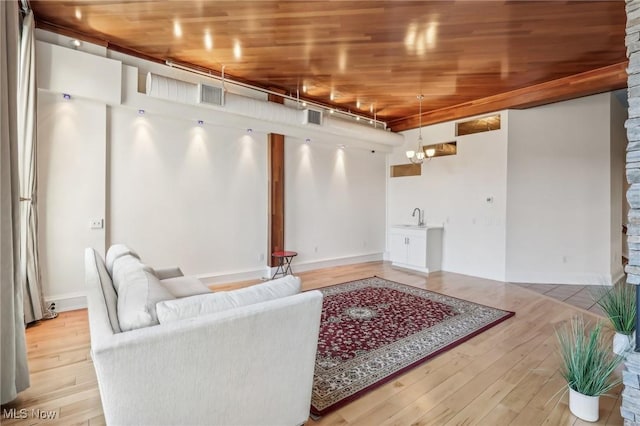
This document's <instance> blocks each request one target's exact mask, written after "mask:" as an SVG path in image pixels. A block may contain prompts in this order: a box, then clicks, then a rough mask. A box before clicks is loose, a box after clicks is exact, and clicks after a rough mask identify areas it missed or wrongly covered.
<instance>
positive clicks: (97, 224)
mask: <svg viewBox="0 0 640 426" xmlns="http://www.w3.org/2000/svg"><path fill="white" fill-rule="evenodd" d="M103 227H104V220H103V219H93V220H91V221H90V222H89V228H91V229H102V228H103Z"/></svg>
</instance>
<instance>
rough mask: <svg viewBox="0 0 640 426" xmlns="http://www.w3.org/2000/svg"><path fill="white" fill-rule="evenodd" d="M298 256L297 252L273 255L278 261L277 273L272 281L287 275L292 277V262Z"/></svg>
mask: <svg viewBox="0 0 640 426" xmlns="http://www.w3.org/2000/svg"><path fill="white" fill-rule="evenodd" d="M297 255H298V253H296V252H295V251H274V252H273V253H271V256H272V257H275V258H276V259H277V260H278V265H277V268H276V272H275V273H274V274H273V276H272V277H271V279H274V278H275V277H276V276H278V275H282V276H283V277H284V276H285V275H292V274H293V273H292V272H291V260H292V259H293V258H294V257H296V256H297Z"/></svg>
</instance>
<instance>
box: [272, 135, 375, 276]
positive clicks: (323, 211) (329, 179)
mask: <svg viewBox="0 0 640 426" xmlns="http://www.w3.org/2000/svg"><path fill="white" fill-rule="evenodd" d="M384 205H385V155H384V154H380V153H371V152H370V151H365V150H357V149H350V148H349V147H346V148H345V149H341V148H339V147H338V146H336V145H333V146H330V145H319V144H314V143H308V144H306V143H302V141H300V140H298V139H294V138H286V142H285V248H288V249H291V250H295V251H297V252H298V257H297V258H296V259H295V260H296V262H297V263H300V264H305V263H309V262H319V261H324V260H327V259H340V258H344V257H351V256H354V255H357V256H368V255H372V254H374V255H379V254H380V253H382V252H383V251H384V244H385V231H384V229H385V208H384ZM378 258H379V256H378ZM298 270H300V268H299V267H298Z"/></svg>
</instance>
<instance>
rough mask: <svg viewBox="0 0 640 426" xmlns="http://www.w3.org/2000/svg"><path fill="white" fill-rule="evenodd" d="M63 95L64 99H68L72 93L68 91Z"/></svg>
mask: <svg viewBox="0 0 640 426" xmlns="http://www.w3.org/2000/svg"><path fill="white" fill-rule="evenodd" d="M62 97H63V98H64V99H66V100H69V99H71V95H70V94H68V93H63V94H62Z"/></svg>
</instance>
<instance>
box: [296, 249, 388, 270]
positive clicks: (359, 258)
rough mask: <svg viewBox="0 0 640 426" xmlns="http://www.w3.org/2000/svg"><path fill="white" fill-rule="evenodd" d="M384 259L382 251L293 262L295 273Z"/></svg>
mask: <svg viewBox="0 0 640 426" xmlns="http://www.w3.org/2000/svg"><path fill="white" fill-rule="evenodd" d="M380 260H383V254H382V253H369V254H360V255H356V256H344V257H336V258H332V259H321V260H310V261H307V262H300V263H295V262H294V263H292V264H291V269H293V272H294V273H298V272H306V271H311V270H314V269H322V268H332V267H334V266H343V265H352V264H354V263H364V262H376V261H380Z"/></svg>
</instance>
